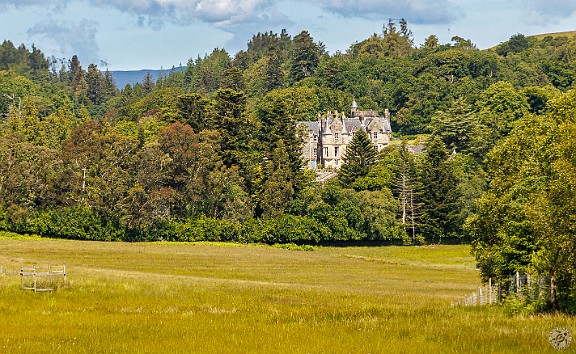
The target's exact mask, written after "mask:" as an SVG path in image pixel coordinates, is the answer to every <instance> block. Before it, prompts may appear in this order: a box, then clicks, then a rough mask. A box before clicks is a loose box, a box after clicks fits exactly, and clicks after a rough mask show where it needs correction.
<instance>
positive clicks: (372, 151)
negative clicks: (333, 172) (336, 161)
mask: <svg viewBox="0 0 576 354" xmlns="http://www.w3.org/2000/svg"><path fill="white" fill-rule="evenodd" d="M377 157H378V150H377V149H376V147H375V146H374V145H373V144H372V141H370V138H369V137H368V134H366V132H365V131H363V130H359V131H357V132H356V133H355V134H354V137H353V138H352V141H351V142H350V144H348V146H347V147H346V151H345V153H344V156H343V157H342V161H343V165H342V167H341V168H340V170H339V171H338V179H339V180H340V182H341V183H342V184H343V185H349V184H351V183H354V182H355V181H356V180H357V179H358V178H360V177H366V176H368V174H369V173H370V171H371V170H372V167H373V166H374V165H375V164H376V161H377Z"/></svg>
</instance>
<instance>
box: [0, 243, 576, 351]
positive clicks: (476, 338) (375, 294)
mask: <svg viewBox="0 0 576 354" xmlns="http://www.w3.org/2000/svg"><path fill="white" fill-rule="evenodd" d="M46 261H52V263H53V264H58V263H62V262H66V264H67V266H68V269H69V286H68V287H65V288H62V289H60V290H58V291H57V292H54V293H33V292H30V291H23V290H20V288H19V278H18V277H16V276H0V318H1V319H2V324H1V328H0V329H1V330H0V352H8V353H10V352H40V351H49V352H54V351H61V352H86V353H95V352H128V351H135V352H198V353H210V352H214V353H223V352H226V353H234V352H238V353H245V352H266V353H270V352H288V353H308V352H310V353H368V352H371V353H384V352H394V353H402V352H418V353H422V352H430V353H432V352H434V353H451V352H475V353H476V352H502V353H513V352H517V353H526V352H554V350H553V349H552V348H551V347H550V345H549V344H548V341H547V334H548V333H549V332H550V330H551V329H552V328H553V327H556V326H565V327H567V328H569V329H571V330H572V333H575V332H576V321H575V320H574V319H573V318H568V317H563V316H538V317H509V316H506V315H505V314H503V311H502V309H501V308H499V307H486V306H485V307H478V308H450V307H449V304H450V301H451V300H457V299H460V298H462V296H463V295H464V294H467V293H470V292H471V291H472V290H473V289H474V288H476V287H477V286H478V285H479V283H478V274H477V271H476V270H475V269H474V262H473V259H472V258H471V257H470V256H469V249H468V247H467V246H434V247H432V246H430V247H374V248H369V247H350V248H319V249H317V250H316V251H314V252H298V251H289V250H282V249H276V248H271V247H263V246H241V245H221V244H150V243H139V244H128V243H99V242H77V241H66V240H58V241H56V240H41V239H9V238H0V265H3V266H4V267H5V268H8V269H17V268H18V267H19V266H20V264H21V263H28V262H37V263H42V262H46ZM574 347H575V346H572V348H570V349H574Z"/></svg>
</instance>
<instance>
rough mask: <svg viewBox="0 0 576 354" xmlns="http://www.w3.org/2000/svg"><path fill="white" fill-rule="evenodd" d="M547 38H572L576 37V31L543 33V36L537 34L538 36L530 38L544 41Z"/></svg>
mask: <svg viewBox="0 0 576 354" xmlns="http://www.w3.org/2000/svg"><path fill="white" fill-rule="evenodd" d="M548 36H550V37H574V36H576V31H567V32H555V33H543V34H538V35H535V36H531V37H536V38H538V39H544V38H546V37H548Z"/></svg>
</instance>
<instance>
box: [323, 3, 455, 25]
mask: <svg viewBox="0 0 576 354" xmlns="http://www.w3.org/2000/svg"><path fill="white" fill-rule="evenodd" d="M313 1H315V2H319V3H320V4H321V6H322V7H323V8H324V9H325V10H327V11H330V12H334V13H337V14H340V15H341V16H344V17H361V18H366V19H373V20H381V21H386V20H388V18H395V19H398V18H405V19H406V20H407V21H408V22H409V23H414V24H436V23H450V22H452V21H454V20H455V19H456V18H458V17H459V16H460V10H459V9H458V7H456V6H454V5H452V4H451V3H450V2H449V1H447V0H404V1H398V0H313Z"/></svg>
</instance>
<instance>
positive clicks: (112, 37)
mask: <svg viewBox="0 0 576 354" xmlns="http://www.w3.org/2000/svg"><path fill="white" fill-rule="evenodd" d="M389 18H394V19H399V18H405V19H406V20H407V21H408V25H409V28H410V29H411V30H412V32H413V34H414V40H415V43H416V44H417V45H420V44H422V43H423V42H424V39H425V38H426V37H428V36H429V35H430V34H435V35H437V36H438V37H439V39H440V42H441V43H449V42H450V38H452V36H460V37H463V38H466V39H470V40H472V42H473V43H474V44H476V46H477V47H478V48H481V49H483V48H488V47H492V46H494V45H496V44H498V43H500V42H503V41H506V40H507V39H508V38H510V36H512V35H514V34H516V33H522V34H525V35H532V34H539V33H551V32H562V31H572V30H576V1H573V0H546V1H544V0H524V1H520V0H505V1H500V0H498V1H496V0H483V1H482V0H469V1H464V0H461V1H459V0H404V1H402V0H116V1H113V0H52V1H50V0H0V37H3V38H0V40H2V39H9V40H11V41H12V42H14V44H15V45H19V44H21V43H24V44H25V45H26V46H27V47H30V46H31V45H32V44H33V43H34V44H35V45H36V47H38V48H40V49H41V50H42V51H43V52H44V53H45V54H47V55H48V56H51V55H53V56H55V57H56V58H60V59H66V60H67V59H70V58H71V57H72V55H74V54H77V55H78V56H79V58H80V61H81V63H82V66H83V67H84V68H86V67H87V66H88V64H89V63H95V64H97V65H98V67H100V68H103V67H105V65H106V64H104V63H107V65H108V67H109V68H110V70H130V69H159V68H161V67H162V68H165V69H169V68H171V67H172V66H173V65H174V66H178V65H180V64H183V65H185V64H186V62H187V61H188V59H190V58H196V57H197V56H199V55H200V56H204V54H206V53H210V52H211V51H212V50H213V49H214V48H216V47H218V48H224V49H226V50H227V51H228V52H229V53H230V54H231V55H234V54H235V53H236V52H237V51H238V50H241V49H245V48H246V43H247V42H248V41H249V40H250V38H251V37H252V35H253V34H255V33H257V32H265V31H270V30H271V31H274V32H280V30H281V29H283V28H285V29H286V30H287V31H288V33H289V34H291V35H292V36H295V35H296V34H298V33H300V31H302V30H307V31H309V32H310V34H311V35H312V37H313V38H314V40H315V41H320V42H322V43H324V44H325V45H326V48H327V49H328V51H329V52H331V53H334V52H336V51H338V50H340V51H342V52H344V51H346V50H347V49H348V48H349V47H350V45H351V44H353V43H354V42H356V41H361V40H364V39H366V38H368V37H369V36H370V35H372V34H373V33H381V32H382V26H383V25H384V24H386V23H387V22H388V19H389Z"/></svg>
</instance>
